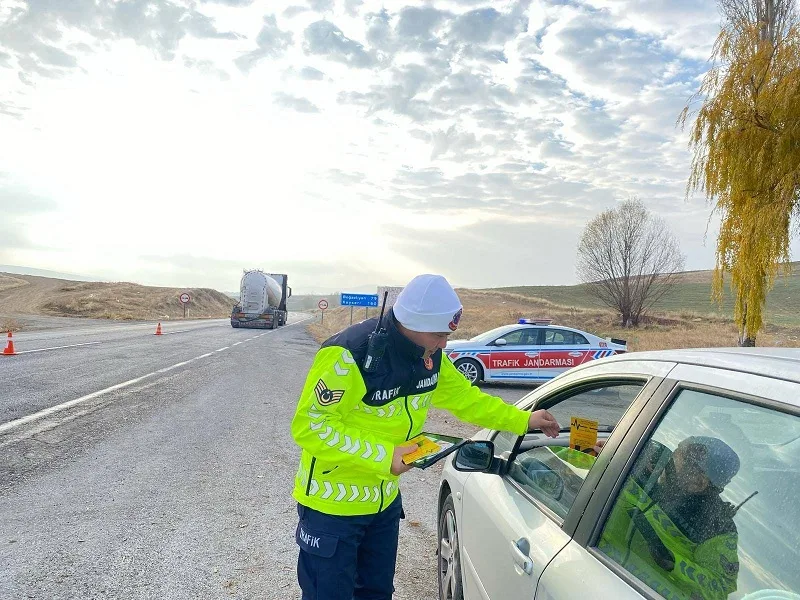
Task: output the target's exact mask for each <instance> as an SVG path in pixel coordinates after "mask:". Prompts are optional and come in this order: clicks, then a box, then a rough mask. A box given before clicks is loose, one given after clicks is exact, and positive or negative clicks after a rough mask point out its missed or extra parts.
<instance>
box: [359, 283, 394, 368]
mask: <svg viewBox="0 0 800 600" xmlns="http://www.w3.org/2000/svg"><path fill="white" fill-rule="evenodd" d="M388 296H389V292H388V291H387V292H384V293H383V304H381V315H380V316H379V317H378V322H377V323H376V325H375V331H373V332H372V333H370V334H369V341H368V342H367V355H366V356H365V357H364V366H363V369H364V372H366V373H372V372H374V371H375V370H376V369H377V368H378V364H380V362H381V358H383V353H384V352H386V343H387V342H388V341H389V332H388V331H386V328H385V327H383V312H384V311H385V310H386V299H387V298H388Z"/></svg>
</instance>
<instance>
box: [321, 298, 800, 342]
mask: <svg viewBox="0 0 800 600" xmlns="http://www.w3.org/2000/svg"><path fill="white" fill-rule="evenodd" d="M457 291H458V295H459V298H460V299H461V302H462V303H463V304H464V316H463V317H462V319H461V327H459V329H458V331H457V332H456V333H455V334H454V335H453V339H466V338H470V337H472V336H475V335H477V334H479V333H481V332H484V331H487V330H489V329H492V328H494V327H499V326H500V325H508V324H509V323H516V322H517V320H518V319H520V318H522V317H538V318H549V319H552V320H553V322H554V323H557V324H559V325H564V326H567V327H575V328H577V329H581V330H583V331H588V332H590V333H594V334H595V335H599V336H600V337H616V338H622V339H625V340H627V341H628V349H629V350H631V351H634V350H665V349H670V348H703V347H724V346H735V345H736V339H737V331H736V327H735V326H734V324H733V322H732V321H731V320H729V319H722V318H719V317H713V316H700V315H691V314H687V315H680V314H673V313H664V314H660V315H657V316H654V317H653V318H651V319H649V321H648V323H647V324H646V325H644V326H642V327H639V328H636V329H625V328H622V327H620V326H619V322H618V319H617V316H616V315H615V314H614V313H613V312H611V311H609V310H605V309H599V308H581V307H577V306H576V305H575V304H571V305H562V304H557V303H555V302H552V301H550V300H543V299H540V298H532V297H530V296H525V295H521V294H514V293H509V292H501V291H497V290H463V289H459V290H457ZM317 312H318V311H317ZM363 314H364V313H363V312H361V313H358V315H357V317H356V321H359V320H361V318H363V317H361V315H363ZM372 316H375V314H374V313H373V314H372ZM349 324H350V310H349V309H348V308H334V309H331V310H328V311H326V312H325V319H324V321H323V322H322V323H320V322H319V318H317V319H316V320H315V321H314V323H312V324H311V325H309V331H310V332H311V333H312V335H314V337H315V338H316V339H317V340H318V341H320V342H321V341H323V340H325V339H327V338H328V337H330V336H331V335H333V334H334V333H336V332H337V331H340V330H341V329H344V328H345V327H347V326H348V325H349ZM758 345H759V346H791V347H798V346H800V327H786V326H778V325H768V326H767V327H766V328H765V330H764V331H763V332H762V333H760V334H759V336H758Z"/></svg>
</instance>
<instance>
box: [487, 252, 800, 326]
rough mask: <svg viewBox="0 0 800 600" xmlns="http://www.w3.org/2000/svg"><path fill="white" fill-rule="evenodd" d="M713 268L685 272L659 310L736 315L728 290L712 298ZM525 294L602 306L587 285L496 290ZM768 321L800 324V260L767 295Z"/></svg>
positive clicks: (578, 305) (566, 303) (577, 304)
mask: <svg viewBox="0 0 800 600" xmlns="http://www.w3.org/2000/svg"><path fill="white" fill-rule="evenodd" d="M712 276H713V272H712V271H688V272H686V273H681V275H680V277H679V279H678V283H677V284H676V286H675V289H674V290H673V291H672V292H671V293H670V294H668V295H667V296H665V297H664V298H662V299H661V300H660V301H659V302H658V303H657V304H656V306H655V307H654V311H656V312H670V313H678V314H685V315H689V314H697V315H701V316H718V317H723V318H728V319H730V318H732V317H733V297H732V296H731V293H730V290H728V291H727V293H726V297H725V301H724V302H723V304H722V306H721V307H720V306H719V305H717V304H716V303H713V302H712V301H711V281H712ZM484 291H490V292H491V291H497V292H504V293H511V294H519V295H521V296H526V297H533V298H541V299H543V300H548V301H550V302H553V303H555V304H559V305H562V306H574V307H576V308H600V305H599V304H598V303H597V302H596V301H595V300H594V298H593V297H592V296H591V294H590V293H589V290H588V288H587V287H586V286H582V285H571V286H567V285H565V286H546V285H542V286H518V287H504V288H497V289H494V290H484ZM766 321H767V322H768V323H773V324H775V325H788V326H800V262H795V263H792V272H791V273H790V274H789V275H785V276H780V277H779V278H778V280H777V281H776V283H775V287H774V288H773V289H772V291H770V293H769V295H768V296H767V306H766Z"/></svg>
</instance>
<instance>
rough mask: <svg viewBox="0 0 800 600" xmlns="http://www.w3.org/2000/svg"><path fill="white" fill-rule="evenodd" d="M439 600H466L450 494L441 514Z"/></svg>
mask: <svg viewBox="0 0 800 600" xmlns="http://www.w3.org/2000/svg"><path fill="white" fill-rule="evenodd" d="M438 538H439V543H438V548H439V551H438V552H437V555H438V565H439V569H438V580H439V600H464V589H463V587H462V585H463V584H462V581H461V548H460V546H459V540H458V527H457V526H456V509H455V504H454V503H453V495H452V494H448V495H447V498H445V501H444V504H443V505H442V509H441V511H440V512H439V535H438Z"/></svg>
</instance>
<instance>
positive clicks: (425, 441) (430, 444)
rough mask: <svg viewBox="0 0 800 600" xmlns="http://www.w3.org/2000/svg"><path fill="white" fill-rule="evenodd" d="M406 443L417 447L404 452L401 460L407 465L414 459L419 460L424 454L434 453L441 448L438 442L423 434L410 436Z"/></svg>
mask: <svg viewBox="0 0 800 600" xmlns="http://www.w3.org/2000/svg"><path fill="white" fill-rule="evenodd" d="M407 444H408V445H411V444H416V445H417V449H416V450H414V452H410V453H409V454H406V455H405V456H404V457H403V462H404V463H405V464H407V465H408V464H411V463H412V462H414V461H415V460H419V459H420V458H422V457H424V456H428V455H430V454H435V453H436V452H438V451H439V450H441V448H442V447H441V446H440V445H439V444H437V443H436V442H434V441H433V440H432V439H430V438H429V437H427V436H424V435H418V436H417V437H415V438H411V439H410V440H408V442H407Z"/></svg>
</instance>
